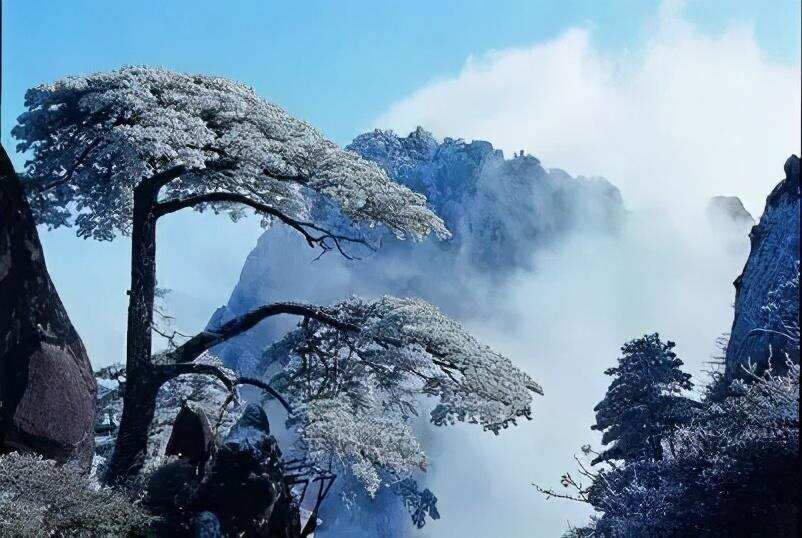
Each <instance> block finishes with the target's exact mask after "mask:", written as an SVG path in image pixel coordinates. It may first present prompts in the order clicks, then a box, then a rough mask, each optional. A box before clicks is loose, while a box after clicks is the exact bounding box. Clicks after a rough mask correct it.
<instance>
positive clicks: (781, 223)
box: [725, 155, 800, 381]
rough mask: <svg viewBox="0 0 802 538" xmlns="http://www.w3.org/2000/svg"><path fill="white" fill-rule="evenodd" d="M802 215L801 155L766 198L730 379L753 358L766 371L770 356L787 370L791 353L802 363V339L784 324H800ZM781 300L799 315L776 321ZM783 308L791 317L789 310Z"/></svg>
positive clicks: (730, 348)
mask: <svg viewBox="0 0 802 538" xmlns="http://www.w3.org/2000/svg"><path fill="white" fill-rule="evenodd" d="M799 218H800V194H799V158H798V157H797V156H795V155H792V156H791V157H790V158H789V159H788V160H787V161H786V163H785V179H783V180H782V181H780V183H779V184H778V185H777V186H776V187H775V188H774V190H773V191H772V192H771V194H770V195H769V197H768V198H767V199H766V208H765V210H764V211H763V216H761V217H760V222H759V223H758V224H757V225H756V226H754V227H753V228H752V231H751V233H750V235H749V238H750V240H751V251H750V253H749V258H748V260H747V262H746V265H745V267H744V270H743V272H742V273H741V275H740V276H739V277H738V278H737V279H736V280H735V283H734V284H735V290H736V291H735V319H734V321H733V324H732V331H731V333H730V340H729V343H728V345H727V351H726V358H725V378H726V380H727V381H729V380H732V379H733V378H735V377H738V376H739V375H740V374H741V373H742V372H743V369H742V366H745V365H747V363H749V362H751V363H752V364H754V365H756V366H757V367H758V368H759V369H761V370H762V369H765V368H766V365H767V363H768V361H769V358H770V357H771V360H772V366H776V367H780V368H781V367H782V365H783V363H784V360H785V354H786V353H788V354H789V355H791V356H792V358H795V360H796V361H797V362H798V361H799V348H798V346H799V342H798V340H797V341H796V343H794V342H793V338H789V336H793V335H789V334H787V333H788V330H787V328H786V327H785V326H784V325H785V324H787V323H790V322H793V320H794V319H796V320H797V322H798V315H799V301H798V291H799V280H798V279H799ZM795 279H796V284H795V285H794V280H795ZM777 301H788V306H790V307H791V310H790V312H791V314H790V318H793V319H774V316H773V315H772V313H773V312H774V311H778V310H780V309H777V308H774V307H772V304H773V303H776V302H777ZM781 310H782V311H783V312H785V314H784V316H785V317H789V316H788V314H787V313H788V312H789V310H788V309H787V308H783V309H781ZM794 312H795V314H794ZM797 330H798V329H797ZM796 338H797V339H798V334H797V335H796Z"/></svg>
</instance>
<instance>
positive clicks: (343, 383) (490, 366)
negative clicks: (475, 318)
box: [267, 296, 543, 494]
mask: <svg viewBox="0 0 802 538" xmlns="http://www.w3.org/2000/svg"><path fill="white" fill-rule="evenodd" d="M325 311H326V312H327V313H328V314H329V315H331V316H332V317H336V318H337V319H338V320H339V321H340V322H341V323H340V326H339V327H337V326H334V325H332V324H330V323H325V322H321V321H318V320H313V319H308V320H306V321H304V322H302V323H301V324H300V326H299V327H298V328H297V329H296V330H294V331H292V332H290V333H289V334H288V335H286V336H285V337H284V338H283V339H282V340H280V341H278V342H276V343H275V344H274V345H273V346H271V348H269V349H268V350H267V353H268V354H269V355H271V356H272V357H271V358H274V359H277V360H281V361H282V362H284V363H285V364H286V366H285V368H284V369H283V371H282V372H281V373H280V374H278V375H277V376H276V378H275V379H274V381H273V382H272V383H271V384H273V385H274V386H275V387H276V388H277V389H279V390H280V391H281V392H282V393H283V394H285V395H286V397H287V399H288V401H289V403H290V405H291V406H292V407H293V411H294V414H293V416H291V418H290V422H291V424H293V425H294V426H295V427H296V428H297V430H298V433H299V441H300V445H301V446H300V448H301V449H302V451H304V452H306V453H307V455H308V457H309V458H310V459H311V460H312V461H314V462H316V463H318V464H320V465H323V466H325V465H327V462H329V461H331V460H332V459H334V461H335V462H338V463H340V464H341V466H342V467H346V468H350V471H351V472H353V473H354V475H355V476H356V477H357V478H358V479H359V480H360V481H361V482H362V483H363V484H364V486H365V488H366V489H367V490H368V492H369V493H370V494H373V493H375V492H376V490H377V489H378V487H379V485H380V484H381V483H382V479H381V475H382V473H386V472H390V473H391V474H392V476H393V478H394V480H398V479H399V478H400V479H404V478H407V477H409V476H410V475H411V473H413V472H414V471H415V470H421V469H425V466H426V458H425V455H424V453H423V450H422V448H421V446H420V444H419V442H418V440H417V438H416V437H415V435H414V433H413V431H412V428H411V427H410V424H409V422H410V419H411V418H412V417H414V416H416V415H417V413H418V412H417V409H418V407H420V405H421V403H422V402H421V396H422V395H423V396H431V397H433V398H435V399H436V404H435V406H434V409H433V410H432V411H431V416H430V419H431V422H432V423H433V424H435V425H445V424H453V423H455V422H458V421H462V422H469V423H473V424H477V425H480V426H482V427H483V428H484V429H486V430H489V431H492V432H495V433H499V431H500V430H501V429H502V428H506V427H507V426H509V425H510V424H515V422H516V420H517V419H519V418H521V417H525V418H530V416H531V403H532V394H533V393H536V394H542V393H543V391H542V389H541V388H540V386H539V385H538V384H537V383H535V381H533V380H532V378H531V377H529V376H528V375H527V374H526V373H524V372H523V371H521V370H520V369H518V368H517V367H515V366H514V365H513V364H512V362H511V361H510V360H509V359H507V358H506V357H504V356H503V355H500V354H499V353H497V352H495V351H493V350H492V349H490V348H489V347H487V346H485V345H482V344H481V343H479V342H478V341H477V340H476V339H475V338H474V337H473V336H471V335H470V334H468V333H467V332H466V331H465V330H464V329H463V328H462V327H461V326H460V325H459V324H458V323H457V322H455V321H453V320H451V319H450V318H448V317H446V316H445V315H443V314H442V313H441V312H440V311H439V310H438V309H437V308H436V307H434V306H432V305H431V304H428V303H426V302H424V301H421V300H418V299H399V298H395V297H388V296H385V297H382V298H381V299H379V300H377V301H368V300H364V299H360V298H358V297H351V298H349V299H346V300H344V301H341V302H339V303H336V304H334V305H331V306H329V307H326V309H325ZM348 326H353V327H357V328H358V330H354V331H350V330H343V329H344V328H347V327H348Z"/></svg>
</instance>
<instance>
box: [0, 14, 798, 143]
mask: <svg viewBox="0 0 802 538" xmlns="http://www.w3.org/2000/svg"><path fill="white" fill-rule="evenodd" d="M4 4H5V14H4V18H5V20H4V25H5V27H4V47H5V51H4V54H5V58H4V60H5V72H4V77H5V78H4V95H3V123H2V135H3V143H4V144H6V146H7V147H11V144H10V140H9V135H8V133H9V131H10V128H11V127H12V125H13V121H14V119H15V118H16V116H17V115H18V113H19V112H20V111H21V109H22V103H23V95H24V92H25V90H26V89H27V88H29V87H31V86H32V85H35V84H38V83H42V82H47V81H50V80H53V79H55V78H58V77H61V76H64V75H68V74H77V73H87V72H93V71H98V70H106V69H111V68H114V67H118V66H120V65H125V64H156V65H161V66H165V67H170V68H174V69H178V70H183V71H201V72H209V73H217V74H220V75H224V76H228V77H231V78H235V79H238V80H241V81H243V82H246V83H248V84H251V85H253V86H254V87H255V88H256V89H257V91H258V92H259V93H261V94H262V95H264V96H265V97H267V98H268V99H270V100H272V101H274V102H276V103H278V104H280V105H282V106H284V107H285V108H287V109H288V110H289V111H290V112H292V113H294V114H297V115H299V116H302V117H303V118H304V119H307V120H309V121H311V122H312V123H313V124H315V125H316V126H318V127H319V128H320V129H321V130H323V131H324V132H325V133H326V134H328V135H329V136H331V137H333V138H334V139H335V140H336V141H337V142H339V143H341V144H343V143H347V142H348V141H349V140H350V139H351V138H353V136H354V135H356V134H358V133H359V132H361V131H362V130H364V129H366V128H368V127H370V126H371V122H372V120H373V119H374V118H375V117H376V116H378V115H379V114H380V113H381V112H382V111H384V110H385V109H386V108H387V107H388V106H389V105H390V104H391V103H393V102H395V101H397V100H399V99H401V98H402V97H404V96H405V95H407V94H408V93H410V92H411V91H413V90H414V89H415V88H417V87H419V86H421V85H423V84H424V83H426V82H429V81H431V80H434V79H438V78H442V77H447V76H450V75H453V74H455V73H456V72H457V71H458V70H459V69H460V67H461V66H462V64H463V62H464V61H465V58H466V57H467V56H469V55H477V54H482V53H484V52H487V51H490V50H496V49H505V48H509V47H519V46H527V45H530V44H532V43H537V42H540V41H544V40H548V39H552V38H554V37H556V36H557V35H559V34H560V33H561V32H563V31H565V30H566V29H567V28H570V27H576V26H581V27H590V28H592V29H593V30H594V31H593V38H594V40H596V41H597V45H598V46H599V47H601V48H602V49H621V48H627V47H631V46H633V45H634V44H635V43H636V42H637V41H638V40H640V39H642V38H643V36H642V35H641V33H642V28H643V23H644V21H645V20H646V19H648V18H649V17H651V16H653V15H654V13H655V11H656V10H657V7H658V5H659V3H658V2H656V1H649V0H619V1H604V2H599V1H593V0H586V1H578V0H573V1H562V2H558V1H535V0H509V1H498V2H487V1H475V0H463V1H455V0H444V1H437V2H427V1H414V0H413V1H404V2H398V1H381V2H376V1H367V0H360V1H354V0H343V1H338V2H322V1H308V2H278V1H258V0H252V1H231V2H221V1H216V2H213V1H206V0H195V1H189V0H181V1H170V2H164V1H154V0H139V1H137V2H103V1H100V0H71V1H69V2H54V1H44V0H5V1H4ZM685 15H686V17H687V18H688V19H689V20H691V21H692V22H694V23H697V24H699V25H700V27H701V28H702V29H704V30H710V31H716V30H720V29H722V28H723V27H725V26H726V25H727V24H729V23H731V22H732V21H743V22H746V23H749V24H753V25H754V29H755V33H756V36H757V37H758V39H759V41H760V43H761V46H762V47H763V48H764V50H765V51H766V52H767V53H769V54H770V55H772V56H773V57H775V58H777V59H780V60H785V61H790V60H792V59H793V58H795V57H798V53H799V36H798V29H799V2H798V1H794V0H768V1H762V2H754V1H749V0H732V1H726V0H715V1H697V2H690V3H688V5H687V6H686V8H685Z"/></svg>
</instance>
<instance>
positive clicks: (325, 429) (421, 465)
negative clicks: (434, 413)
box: [298, 396, 426, 496]
mask: <svg viewBox="0 0 802 538" xmlns="http://www.w3.org/2000/svg"><path fill="white" fill-rule="evenodd" d="M302 408H303V409H302V410H300V411H301V412H302V413H303V415H304V417H305V421H304V422H303V423H302V424H301V425H300V426H299V428H298V434H299V436H300V438H301V439H303V443H304V445H305V447H306V452H307V457H308V458H309V459H310V460H312V461H314V462H317V463H318V464H322V463H324V462H328V461H329V460H330V458H331V457H335V458H337V460H338V463H339V464H340V465H341V467H343V468H346V469H348V470H350V472H351V473H352V474H353V475H354V476H355V477H356V478H357V480H359V481H360V483H362V484H363V485H364V486H365V489H366V490H367V492H368V494H369V495H371V496H373V495H375V494H376V492H377V491H378V489H379V486H380V485H381V477H380V475H379V473H380V472H382V471H387V472H390V473H392V474H393V475H395V476H400V477H407V476H409V475H410V474H411V473H413V472H415V471H419V470H425V469H426V456H425V455H424V454H423V449H422V448H421V446H420V444H419V443H418V440H417V439H416V438H415V435H414V434H413V433H412V430H411V429H410V427H409V425H408V424H406V422H405V421H404V420H403V419H400V418H399V417H397V416H396V415H395V414H394V413H388V412H387V410H385V409H382V407H381V402H379V401H376V400H373V401H371V402H370V405H367V406H365V407H359V408H356V409H355V408H354V407H353V406H352V405H351V402H350V401H348V399H347V398H346V397H342V396H340V397H333V398H330V399H329V398H327V399H320V400H313V401H311V402H309V403H307V404H305V405H303V406H302Z"/></svg>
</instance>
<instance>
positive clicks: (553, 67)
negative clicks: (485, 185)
mask: <svg viewBox="0 0 802 538" xmlns="http://www.w3.org/2000/svg"><path fill="white" fill-rule="evenodd" d="M644 34H645V35H648V38H647V41H646V42H645V43H644V44H643V45H642V46H641V47H640V48H638V49H637V50H630V51H625V52H618V53H615V54H612V55H611V54H605V53H603V52H601V51H599V50H598V49H597V48H596V47H595V46H594V43H593V39H592V38H593V35H592V31H590V30H587V29H572V30H569V31H567V32H565V33H564V34H562V35H561V36H560V37H559V38H557V39H555V40H553V41H550V42H546V43H539V44H535V45H533V46H531V47H528V48H519V49H507V50H502V51H496V52H491V53H488V54H485V55H483V56H481V57H470V58H468V59H467V61H466V62H465V65H464V66H463V68H462V71H461V72H460V73H459V75H458V76H456V77H454V78H452V79H448V80H441V81H436V82H433V83H431V84H429V85H427V86H425V87H423V88H421V89H419V90H418V91H416V92H415V93H413V94H412V95H410V96H409V97H408V98H406V99H403V100H402V101H400V102H398V103H396V104H394V105H393V106H392V107H391V108H390V109H389V110H388V111H386V112H385V113H384V114H382V115H381V116H380V117H379V118H377V120H376V121H375V125H376V126H377V127H382V128H393V129H395V130H396V131H398V132H401V133H404V132H407V131H409V130H411V129H412V128H414V127H415V126H416V125H422V126H424V127H426V128H428V129H430V130H432V131H433V132H434V133H435V134H436V135H438V136H452V137H455V136H459V137H463V138H466V139H474V138H476V139H485V140H490V141H491V142H493V143H494V144H496V145H497V146H499V147H501V148H502V149H504V150H506V151H507V152H511V151H515V150H518V149H525V150H527V151H528V152H530V153H532V154H533V155H535V156H537V157H538V158H540V159H541V160H542V161H543V163H544V165H545V166H547V167H560V168H565V169H566V170H568V171H569V172H572V173H575V174H577V173H578V174H584V175H603V176H605V177H607V178H608V179H610V180H611V181H612V182H613V183H615V184H617V185H618V186H619V187H620V188H621V189H622V192H623V194H624V198H625V200H626V201H627V203H629V204H630V205H633V206H642V204H646V205H650V204H653V203H655V202H657V203H663V202H665V203H668V204H671V205H683V204H693V205H698V206H700V205H702V204H704V203H706V202H707V200H708V199H709V198H710V197H711V196H714V195H716V194H733V195H738V196H741V197H743V199H744V202H745V204H746V205H747V208H748V209H749V210H750V211H752V212H755V213H757V214H759V213H760V211H761V210H762V206H763V201H764V200H765V197H766V194H767V193H768V191H769V190H770V189H771V187H772V186H773V185H774V184H775V183H776V182H777V181H778V180H779V179H781V178H782V165H783V163H784V162H785V158H787V156H788V155H789V154H790V153H794V152H798V151H799V149H798V148H799V144H800V130H799V117H800V104H799V96H800V71H799V68H798V66H796V65H794V66H786V65H775V64H773V63H771V62H770V61H769V60H767V59H766V58H765V56H764V55H763V54H762V53H761V50H760V47H759V46H758V44H757V42H756V40H755V37H754V35H753V32H752V30H751V29H750V28H749V27H746V26H731V27H730V28H729V29H727V30H726V31H724V32H723V33H721V34H718V35H712V36H711V35H704V34H703V33H700V32H699V31H698V30H697V29H696V28H694V27H693V26H692V25H690V24H689V23H687V22H686V21H684V20H683V19H682V18H681V17H680V16H679V15H678V14H677V10H676V9H672V8H670V6H669V7H667V8H665V9H663V10H661V13H660V15H659V17H658V19H657V20H656V21H655V22H654V24H653V25H651V26H650V27H649V28H647V29H646V32H644Z"/></svg>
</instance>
